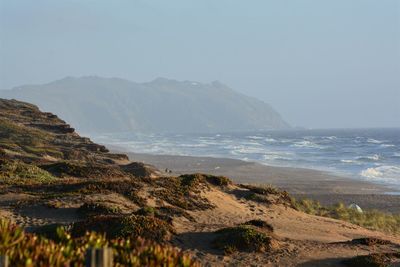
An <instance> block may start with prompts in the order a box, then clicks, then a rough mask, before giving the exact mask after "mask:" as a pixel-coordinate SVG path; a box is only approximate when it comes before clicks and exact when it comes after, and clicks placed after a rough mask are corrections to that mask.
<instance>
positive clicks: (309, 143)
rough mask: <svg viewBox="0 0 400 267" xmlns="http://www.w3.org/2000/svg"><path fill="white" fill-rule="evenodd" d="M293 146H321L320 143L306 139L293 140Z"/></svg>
mask: <svg viewBox="0 0 400 267" xmlns="http://www.w3.org/2000/svg"><path fill="white" fill-rule="evenodd" d="M291 146H294V147H306V148H322V147H321V146H320V145H318V144H316V143H313V142H311V141H308V140H304V141H300V142H295V143H294V144H293V145H291Z"/></svg>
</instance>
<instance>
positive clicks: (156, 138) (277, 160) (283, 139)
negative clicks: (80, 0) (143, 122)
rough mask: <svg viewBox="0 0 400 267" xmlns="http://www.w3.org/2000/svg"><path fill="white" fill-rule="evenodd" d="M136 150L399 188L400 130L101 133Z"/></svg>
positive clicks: (110, 141)
mask: <svg viewBox="0 0 400 267" xmlns="http://www.w3.org/2000/svg"><path fill="white" fill-rule="evenodd" d="M94 139H95V140H96V141H98V142H102V143H108V144H114V145H121V146H124V147H125V148H127V149H128V150H130V151H132V152H135V153H150V154H163V155H188V156H189V155H190V156H211V157H224V158H234V159H241V160H245V161H255V162H259V163H262V164H266V165H271V166H284V167H301V168H311V169H317V170H323V171H329V172H332V173H335V174H338V175H343V176H348V177H352V178H356V179H363V180H368V181H371V182H374V183H379V184H386V185H389V186H392V187H393V188H394V189H396V190H400V129H354V130H351V129H337V130H287V131H264V132H248V133H220V134H184V135H182V134H134V133H119V134H107V135H102V136H97V137H95V138H94Z"/></svg>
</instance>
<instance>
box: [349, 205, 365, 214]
mask: <svg viewBox="0 0 400 267" xmlns="http://www.w3.org/2000/svg"><path fill="white" fill-rule="evenodd" d="M348 208H349V209H353V210H356V211H357V212H359V213H363V210H362V209H361V208H360V206H358V205H357V204H356V203H351V204H350V205H349V206H348Z"/></svg>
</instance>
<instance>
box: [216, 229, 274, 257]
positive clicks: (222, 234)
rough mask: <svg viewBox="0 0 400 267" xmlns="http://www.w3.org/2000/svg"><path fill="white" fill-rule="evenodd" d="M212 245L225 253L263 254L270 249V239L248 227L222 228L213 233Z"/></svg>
mask: <svg viewBox="0 0 400 267" xmlns="http://www.w3.org/2000/svg"><path fill="white" fill-rule="evenodd" d="M215 233H216V234H217V237H216V238H215V239H214V241H213V244H214V246H215V247H216V248H218V249H223V250H224V251H225V252H226V253H230V252H231V251H234V250H238V251H247V252H252V251H256V252H263V251H267V250H269V249H271V246H272V244H271V241H272V239H271V237H270V236H268V235H267V234H266V233H264V232H261V231H260V230H258V229H257V228H255V227H253V226H250V225H240V226H236V227H229V228H223V229H220V230H218V231H216V232H215Z"/></svg>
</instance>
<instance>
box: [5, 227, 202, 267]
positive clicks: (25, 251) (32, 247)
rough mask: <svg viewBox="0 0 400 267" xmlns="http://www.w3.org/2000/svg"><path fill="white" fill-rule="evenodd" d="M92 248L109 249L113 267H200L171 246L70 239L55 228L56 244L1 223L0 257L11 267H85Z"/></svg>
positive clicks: (87, 237) (93, 235)
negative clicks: (5, 258) (86, 258)
mask: <svg viewBox="0 0 400 267" xmlns="http://www.w3.org/2000/svg"><path fill="white" fill-rule="evenodd" d="M93 247H97V248H99V247H111V248H112V249H113V255H114V266H182V267H186V266H200V265H199V264H198V263H197V262H195V261H194V260H193V259H192V258H191V257H190V256H189V255H186V254H184V253H183V252H181V251H180V250H178V249H176V248H174V247H172V246H169V245H160V244H156V243H154V242H151V241H146V240H144V239H142V238H116V239H112V240H108V239H107V238H106V237H105V236H104V235H100V234H97V233H95V232H91V233H89V232H88V233H86V234H85V235H84V236H83V237H80V238H73V237H71V235H70V234H69V233H68V232H66V231H65V230H64V229H63V228H57V235H56V238H55V240H50V239H47V238H45V237H43V236H40V235H35V234H29V233H25V232H24V231H23V230H22V229H21V228H20V227H18V226H16V225H15V224H13V223H11V222H9V221H6V220H0V254H2V255H7V256H8V257H9V259H10V264H11V266H26V267H31V266H55V267H58V266H84V263H85V258H84V257H85V252H86V250H87V249H88V248H93Z"/></svg>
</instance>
